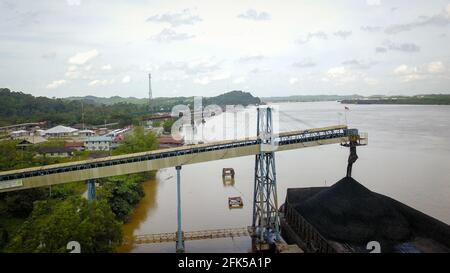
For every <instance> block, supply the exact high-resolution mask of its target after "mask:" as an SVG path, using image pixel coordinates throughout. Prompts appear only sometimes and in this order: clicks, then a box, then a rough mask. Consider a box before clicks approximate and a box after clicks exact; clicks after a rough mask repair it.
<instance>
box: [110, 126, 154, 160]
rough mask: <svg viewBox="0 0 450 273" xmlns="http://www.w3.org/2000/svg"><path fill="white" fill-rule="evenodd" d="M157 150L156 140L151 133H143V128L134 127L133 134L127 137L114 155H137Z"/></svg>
mask: <svg viewBox="0 0 450 273" xmlns="http://www.w3.org/2000/svg"><path fill="white" fill-rule="evenodd" d="M156 148H158V138H157V136H156V135H155V134H154V133H153V132H147V133H146V132H145V131H144V128H143V127H140V126H138V127H135V128H134V130H133V134H131V135H127V136H126V137H125V139H124V141H123V142H122V143H121V145H120V146H119V147H117V149H115V150H114V151H113V154H114V155H120V154H130V153H139V152H145V151H151V150H155V149H156Z"/></svg>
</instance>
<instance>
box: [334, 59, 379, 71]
mask: <svg viewBox="0 0 450 273" xmlns="http://www.w3.org/2000/svg"><path fill="white" fill-rule="evenodd" d="M376 64H377V62H374V61H364V60H356V59H352V60H347V61H344V62H342V65H344V66H349V67H352V68H355V69H369V68H371V67H373V66H374V65H376Z"/></svg>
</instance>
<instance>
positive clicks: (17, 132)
mask: <svg viewBox="0 0 450 273" xmlns="http://www.w3.org/2000/svg"><path fill="white" fill-rule="evenodd" d="M24 133H28V132H27V131H25V130H18V131H12V132H11V135H13V134H24Z"/></svg>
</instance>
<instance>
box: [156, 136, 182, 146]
mask: <svg viewBox="0 0 450 273" xmlns="http://www.w3.org/2000/svg"><path fill="white" fill-rule="evenodd" d="M158 142H159V144H174V145H183V144H184V141H183V140H178V139H174V138H173V137H172V136H165V135H162V136H160V137H159V139H158Z"/></svg>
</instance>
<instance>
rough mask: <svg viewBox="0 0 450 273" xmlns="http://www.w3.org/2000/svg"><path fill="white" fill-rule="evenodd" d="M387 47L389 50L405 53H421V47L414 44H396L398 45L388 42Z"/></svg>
mask: <svg viewBox="0 0 450 273" xmlns="http://www.w3.org/2000/svg"><path fill="white" fill-rule="evenodd" d="M386 45H387V48H388V49H389V50H395V51H403V52H419V51H420V47H419V46H418V45H416V44H413V43H401V44H396V43H393V42H390V41H387V42H386Z"/></svg>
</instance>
